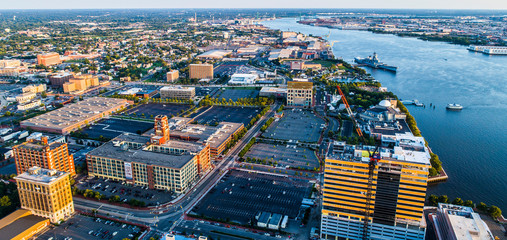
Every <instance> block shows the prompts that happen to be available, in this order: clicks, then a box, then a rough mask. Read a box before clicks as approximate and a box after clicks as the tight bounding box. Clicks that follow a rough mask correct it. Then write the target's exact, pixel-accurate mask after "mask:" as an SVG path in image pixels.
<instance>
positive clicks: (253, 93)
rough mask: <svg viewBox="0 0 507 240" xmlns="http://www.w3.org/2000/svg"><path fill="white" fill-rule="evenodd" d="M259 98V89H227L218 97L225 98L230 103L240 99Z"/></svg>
mask: <svg viewBox="0 0 507 240" xmlns="http://www.w3.org/2000/svg"><path fill="white" fill-rule="evenodd" d="M257 96H259V90H257V89H234V88H233V89H225V90H222V93H221V94H220V95H219V96H218V99H222V98H225V100H227V101H229V99H232V101H237V100H238V99H240V98H256V97H257Z"/></svg>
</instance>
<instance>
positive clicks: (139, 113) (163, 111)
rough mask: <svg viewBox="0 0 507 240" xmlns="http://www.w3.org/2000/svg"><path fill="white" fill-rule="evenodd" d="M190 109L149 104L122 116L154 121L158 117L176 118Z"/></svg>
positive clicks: (163, 104) (184, 105) (182, 106)
mask: <svg viewBox="0 0 507 240" xmlns="http://www.w3.org/2000/svg"><path fill="white" fill-rule="evenodd" d="M190 107H191V106H190V105H186V104H172V103H148V104H141V105H138V106H137V107H134V108H132V109H130V110H127V111H126V112H124V113H122V115H126V116H131V117H141V118H148V119H153V118H154V117H155V116H157V115H167V116H168V117H171V115H174V116H176V115H178V114H180V113H181V112H182V111H186V110H188V109H190Z"/></svg>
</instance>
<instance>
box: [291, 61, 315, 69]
mask: <svg viewBox="0 0 507 240" xmlns="http://www.w3.org/2000/svg"><path fill="white" fill-rule="evenodd" d="M290 69H291V70H299V71H305V70H307V69H312V70H317V71H318V70H321V69H322V65H320V64H319V63H311V62H305V61H291V62H290Z"/></svg>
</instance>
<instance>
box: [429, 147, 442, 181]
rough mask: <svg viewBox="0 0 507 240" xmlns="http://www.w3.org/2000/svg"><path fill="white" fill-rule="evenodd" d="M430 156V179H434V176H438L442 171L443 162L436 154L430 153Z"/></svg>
mask: <svg viewBox="0 0 507 240" xmlns="http://www.w3.org/2000/svg"><path fill="white" fill-rule="evenodd" d="M430 156H431V158H430V163H431V168H430V177H433V176H436V175H438V173H439V172H440V171H442V162H441V161H440V159H439V158H438V155H436V154H434V153H430Z"/></svg>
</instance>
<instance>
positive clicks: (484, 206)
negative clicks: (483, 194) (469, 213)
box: [477, 202, 488, 212]
mask: <svg viewBox="0 0 507 240" xmlns="http://www.w3.org/2000/svg"><path fill="white" fill-rule="evenodd" d="M477 209H479V210H481V211H483V212H486V211H487V210H488V205H486V204H485V203H483V202H480V203H479V205H477Z"/></svg>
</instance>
